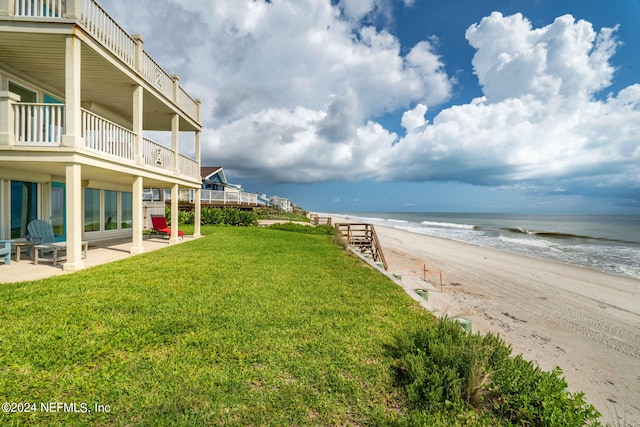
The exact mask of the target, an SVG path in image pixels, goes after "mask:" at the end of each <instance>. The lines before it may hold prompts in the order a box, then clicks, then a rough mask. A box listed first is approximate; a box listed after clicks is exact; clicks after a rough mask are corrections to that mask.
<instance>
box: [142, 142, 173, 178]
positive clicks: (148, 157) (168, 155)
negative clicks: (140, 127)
mask: <svg viewBox="0 0 640 427" xmlns="http://www.w3.org/2000/svg"><path fill="white" fill-rule="evenodd" d="M142 153H143V154H142V155H143V157H144V164H145V165H146V166H151V167H154V168H157V169H163V170H165V171H168V172H173V170H174V167H173V150H171V149H169V148H167V147H165V146H164V145H160V144H158V143H157V142H153V141H151V140H150V139H147V138H143V139H142Z"/></svg>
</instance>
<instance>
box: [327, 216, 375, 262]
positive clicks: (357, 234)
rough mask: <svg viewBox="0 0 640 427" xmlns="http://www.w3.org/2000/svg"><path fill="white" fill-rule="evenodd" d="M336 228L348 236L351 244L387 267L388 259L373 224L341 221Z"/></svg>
mask: <svg viewBox="0 0 640 427" xmlns="http://www.w3.org/2000/svg"><path fill="white" fill-rule="evenodd" d="M335 228H336V230H338V232H339V233H340V234H341V235H343V236H344V237H346V238H347V242H348V243H349V245H350V246H353V247H354V248H356V249H358V250H359V251H360V252H361V253H362V254H363V255H365V256H367V255H369V256H371V258H372V259H373V261H374V262H380V263H382V265H383V266H384V269H385V270H386V269H387V260H386V259H385V258H384V253H383V252H382V246H381V245H380V240H378V235H377V234H376V229H375V227H374V226H373V225H372V224H365V223H341V224H336V225H335Z"/></svg>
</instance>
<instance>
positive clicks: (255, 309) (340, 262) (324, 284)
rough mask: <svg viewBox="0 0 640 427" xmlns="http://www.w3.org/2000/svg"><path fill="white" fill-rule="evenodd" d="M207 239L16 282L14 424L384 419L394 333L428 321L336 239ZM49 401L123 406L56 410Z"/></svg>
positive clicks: (9, 343) (0, 290) (0, 340)
mask: <svg viewBox="0 0 640 427" xmlns="http://www.w3.org/2000/svg"><path fill="white" fill-rule="evenodd" d="M203 232H204V233H206V234H208V236H207V237H204V238H202V239H199V240H196V241H194V242H189V243H186V244H181V245H176V246H172V247H169V248H167V249H164V250H160V251H156V252H152V253H148V254H143V255H140V256H137V257H133V258H129V259H126V260H123V261H119V262H115V263H111V264H108V265H104V266H99V267H95V268H92V269H88V270H85V271H81V272H78V273H74V274H73V275H69V276H60V277H56V278H50V279H46V280H40V281H34V282H27V283H17V284H9V285H3V286H2V287H0V299H1V300H2V301H3V309H2V311H1V312H0V331H1V332H0V366H1V368H0V400H2V401H3V402H4V401H7V402H35V403H37V404H38V408H37V409H38V412H35V413H0V425H43V426H44V425H46V426H56V425H61V426H62V425H105V426H107V425H109V426H110V425H122V426H124V425H149V426H157V425H185V426H187V425H188V426H193V425H264V424H269V425H366V424H369V425H371V424H373V425H376V424H386V423H388V422H389V420H393V419H394V418H395V417H396V415H397V414H398V411H399V408H400V407H401V406H402V400H403V399H404V397H403V394H402V392H401V391H400V390H399V389H398V388H396V387H394V375H393V371H392V369H390V367H391V365H392V364H393V356H392V355H391V354H390V352H389V351H388V348H389V346H391V345H393V342H394V334H395V331H396V330H397V329H398V328H400V327H402V325H406V324H415V323H416V322H429V321H430V319H431V316H430V315H429V314H428V313H426V312H424V311H423V310H421V309H418V308H417V307H416V306H414V305H413V303H412V302H411V300H410V299H409V298H407V297H406V295H404V293H403V292H402V290H401V289H400V288H399V287H397V286H395V285H394V284H393V283H392V282H390V281H389V280H387V279H386V278H384V277H383V276H382V275H380V274H379V273H377V272H375V271H373V270H372V269H369V268H362V266H361V265H360V264H361V261H359V260H358V259H357V258H355V257H348V256H345V255H344V253H343V252H342V251H341V249H340V248H338V247H337V246H335V245H333V244H331V242H330V239H331V238H330V237H328V236H317V235H301V234H298V233H290V232H285V231H278V230H269V229H260V228H231V227H207V228H204V227H203ZM41 402H64V403H67V404H68V403H73V402H76V403H77V405H78V408H82V406H81V403H86V404H87V405H88V406H87V407H88V408H89V409H93V408H94V404H95V403H97V404H101V405H109V410H110V411H109V412H108V413H69V412H62V413H61V412H58V413H43V412H41V407H40V406H39V405H40V403H41Z"/></svg>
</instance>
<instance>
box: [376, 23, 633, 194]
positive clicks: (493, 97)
mask: <svg viewBox="0 0 640 427" xmlns="http://www.w3.org/2000/svg"><path fill="white" fill-rule="evenodd" d="M613 34H614V32H613V31H612V30H611V29H603V30H601V31H600V32H599V33H596V32H595V31H594V30H593V28H592V26H591V24H590V23H588V22H585V21H578V22H576V21H575V20H574V19H573V18H572V17H571V16H568V15H566V16H561V17H559V18H557V19H556V20H555V21H554V22H553V23H552V24H550V25H548V26H546V27H543V28H538V29H534V28H532V26H531V24H530V22H529V21H528V20H526V19H525V18H524V17H522V16H521V15H519V14H516V15H513V16H509V17H503V16H502V15H501V14H499V13H493V14H492V15H491V16H489V17H487V18H484V19H483V20H482V21H481V22H480V23H479V24H476V25H472V26H471V27H469V29H468V31H467V38H468V39H469V41H470V43H471V44H472V45H473V46H474V47H475V48H476V49H477V51H476V54H475V56H474V58H473V65H474V70H475V72H476V73H477V75H478V79H479V81H480V83H481V85H482V88H483V91H484V97H483V98H479V99H476V100H474V101H473V102H471V103H469V104H466V105H460V106H454V107H451V108H448V109H445V110H443V111H442V112H441V113H440V114H438V116H437V117H435V118H434V120H433V124H431V125H427V126H424V127H422V128H419V131H416V130H415V128H416V127H417V126H419V125H420V124H421V122H420V113H421V112H420V111H418V110H417V109H414V110H410V111H407V112H406V113H405V114H404V115H403V120H402V125H403V126H404V127H405V128H407V130H408V134H407V135H406V136H405V137H404V138H402V139H401V140H400V141H399V142H398V143H397V144H396V145H395V146H394V147H393V148H392V150H391V153H390V155H389V156H385V159H386V161H385V167H384V168H381V170H384V171H385V178H386V179H392V180H456V181H463V182H469V183H474V184H485V185H512V184H514V183H518V182H534V183H539V184H543V185H550V188H559V187H562V188H568V189H573V190H576V188H577V187H578V186H581V187H586V188H591V189H592V188H593V187H595V186H596V185H601V186H604V187H609V188H612V189H615V188H618V189H619V190H620V191H623V192H624V191H625V189H626V191H628V192H629V193H631V192H634V191H635V192H637V191H638V189H639V188H640V187H639V182H638V180H639V178H638V177H639V176H640V166H639V165H640V150H639V149H638V139H637V135H640V85H633V86H630V87H628V88H625V89H623V90H621V91H620V92H619V93H618V94H613V95H610V96H609V97H608V98H607V99H604V100H603V99H601V98H598V97H597V94H598V92H599V91H601V90H602V89H604V88H606V87H608V86H609V85H610V83H611V80H612V78H613V72H614V68H613V67H612V65H611V64H610V63H609V60H610V59H611V56H612V55H613V53H614V51H615V46H616V42H615V40H614V38H613ZM412 128H414V130H411V129H412ZM558 181H562V185H560V184H558ZM634 188H635V189H634Z"/></svg>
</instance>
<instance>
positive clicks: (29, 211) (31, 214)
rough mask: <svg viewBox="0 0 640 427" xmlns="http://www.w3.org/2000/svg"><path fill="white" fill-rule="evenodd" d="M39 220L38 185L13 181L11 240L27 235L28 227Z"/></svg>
mask: <svg viewBox="0 0 640 427" xmlns="http://www.w3.org/2000/svg"><path fill="white" fill-rule="evenodd" d="M37 218H38V185H37V184H36V183H35V182H24V181H11V238H12V239H17V238H20V237H25V236H26V235H27V225H28V224H29V223H30V222H31V221H33V220H34V219H37Z"/></svg>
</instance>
